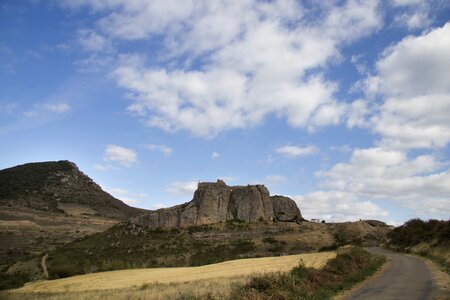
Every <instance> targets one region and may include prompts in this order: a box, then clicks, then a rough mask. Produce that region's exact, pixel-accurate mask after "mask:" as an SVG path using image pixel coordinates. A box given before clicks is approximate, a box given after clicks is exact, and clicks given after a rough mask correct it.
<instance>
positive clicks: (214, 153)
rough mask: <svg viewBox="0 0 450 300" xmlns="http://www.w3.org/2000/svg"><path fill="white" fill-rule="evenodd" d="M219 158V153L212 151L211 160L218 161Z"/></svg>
mask: <svg viewBox="0 0 450 300" xmlns="http://www.w3.org/2000/svg"><path fill="white" fill-rule="evenodd" d="M219 157H220V153H219V152H216V151H214V152H213V153H212V154H211V158H212V159H218V158H219Z"/></svg>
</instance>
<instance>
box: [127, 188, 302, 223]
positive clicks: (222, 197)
mask: <svg viewBox="0 0 450 300" xmlns="http://www.w3.org/2000/svg"><path fill="white" fill-rule="evenodd" d="M229 220H241V221H244V222H257V221H283V222H285V221H291V222H292V221H299V220H302V217H301V214H300V210H299V209H298V207H297V205H296V204H295V202H294V201H293V200H292V199H289V198H287V197H281V196H274V197H270V194H269V191H268V190H267V188H266V187H265V186H264V185H248V186H227V185H226V184H225V182H223V181H222V180H217V182H214V183H210V182H204V183H199V185H198V188H197V190H196V191H195V193H194V198H193V199H192V201H190V202H188V203H185V204H182V205H178V206H174V207H171V208H165V209H160V210H156V211H152V212H149V213H146V214H143V215H140V216H138V217H136V218H133V219H132V221H133V222H134V223H136V224H139V225H144V226H149V227H153V228H156V227H161V228H170V227H188V226H196V225H205V224H213V223H220V222H225V221H229Z"/></svg>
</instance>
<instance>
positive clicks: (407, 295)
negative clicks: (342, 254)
mask: <svg viewBox="0 0 450 300" xmlns="http://www.w3.org/2000/svg"><path fill="white" fill-rule="evenodd" d="M368 250H369V251H370V252H372V253H376V254H383V255H386V256H387V257H389V258H390V259H391V262H390V264H389V265H388V267H387V269H386V271H385V272H384V273H383V274H381V275H380V276H378V277H376V278H374V279H373V280H370V281H369V282H368V283H366V284H364V285H363V286H362V287H361V288H359V289H357V290H356V291H355V292H354V293H352V294H351V295H349V296H348V297H346V298H345V300H356V299H364V300H371V299H374V300H375V299H376V300H381V299H382V300H402V299H405V300H414V299H418V300H419V299H420V300H422V299H424V300H425V299H433V296H434V295H435V294H436V293H437V287H436V285H435V283H434V281H433V279H432V276H431V273H430V271H429V270H428V268H427V266H426V265H425V263H424V262H423V261H422V260H420V259H419V258H417V257H413V256H409V255H405V254H400V253H395V252H391V251H388V250H384V249H381V248H369V249H368Z"/></svg>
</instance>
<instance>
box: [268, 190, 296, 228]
mask: <svg viewBox="0 0 450 300" xmlns="http://www.w3.org/2000/svg"><path fill="white" fill-rule="evenodd" d="M270 199H271V200H272V206H273V212H274V214H275V218H276V219H277V220H278V221H281V222H294V221H302V220H303V217H302V214H301V213H300V209H298V207H297V204H295V202H294V201H293V200H292V199H291V198H288V197H283V196H272V197H270Z"/></svg>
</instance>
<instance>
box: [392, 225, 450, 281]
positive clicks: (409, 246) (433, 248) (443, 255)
mask: <svg viewBox="0 0 450 300" xmlns="http://www.w3.org/2000/svg"><path fill="white" fill-rule="evenodd" d="M387 237H388V246H389V247H390V248H392V249H395V250H399V251H404V252H411V253H415V254H419V255H423V256H426V257H429V258H431V259H433V260H435V261H436V262H438V263H439V264H440V265H441V266H443V267H444V268H445V270H446V272H447V273H450V221H439V220H428V221H423V220H421V219H411V220H409V221H408V222H406V223H405V224H403V225H402V226H399V227H397V228H395V229H393V230H392V231H390V232H389V233H388V235H387Z"/></svg>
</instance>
